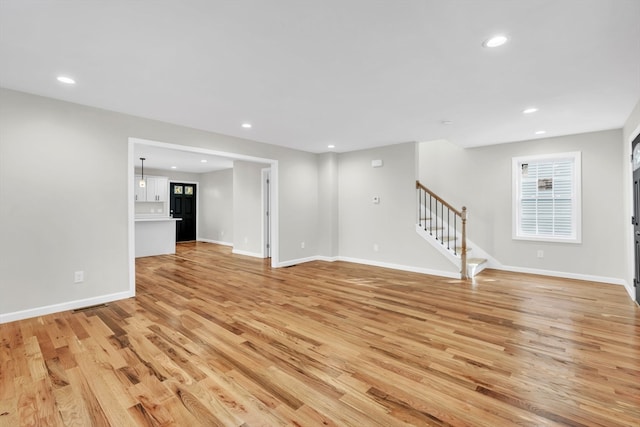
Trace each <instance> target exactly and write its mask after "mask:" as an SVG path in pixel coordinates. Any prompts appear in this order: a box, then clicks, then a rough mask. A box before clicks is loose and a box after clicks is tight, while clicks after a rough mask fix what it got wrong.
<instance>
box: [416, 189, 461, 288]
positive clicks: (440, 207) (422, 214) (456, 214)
mask: <svg viewBox="0 0 640 427" xmlns="http://www.w3.org/2000/svg"><path fill="white" fill-rule="evenodd" d="M416 190H417V191H418V224H420V223H422V224H420V226H421V228H423V229H424V231H428V232H429V234H430V235H431V236H433V235H434V233H435V236H434V237H435V239H436V240H438V241H439V242H440V244H442V245H443V246H445V243H444V241H445V227H446V231H447V235H446V241H447V244H446V248H447V250H450V251H451V250H453V253H454V255H458V239H459V238H458V222H459V223H460V230H461V237H460V260H461V266H460V267H461V268H460V276H461V278H462V279H464V280H466V279H467V278H468V275H467V208H466V207H464V206H463V207H462V210H461V211H459V210H458V209H456V208H454V207H453V206H451V205H450V204H449V203H447V202H446V201H444V200H443V199H442V198H441V197H439V196H438V195H437V194H435V193H434V192H432V191H431V190H429V189H428V188H427V187H425V186H424V185H422V184H421V183H420V181H416ZM427 195H428V197H429V203H428V211H429V218H428V220H427ZM445 208H446V209H447V216H446V218H445V216H444V209H445ZM434 214H435V218H434ZM434 220H435V227H434ZM445 220H446V223H445ZM452 221H453V223H452ZM452 229H453V236H452V235H451V230H452ZM438 236H439V237H438ZM452 241H453V249H452V248H451V243H452Z"/></svg>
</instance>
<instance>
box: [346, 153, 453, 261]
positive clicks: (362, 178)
mask: <svg viewBox="0 0 640 427" xmlns="http://www.w3.org/2000/svg"><path fill="white" fill-rule="evenodd" d="M372 161H381V166H379V167H373V166H372ZM415 167H416V147H415V144H414V143H406V144H398V145H391V146H386V147H380V148H374V149H370V150H361V151H354V152H350V153H343V154H340V155H339V157H338V175H339V177H340V179H339V184H338V187H339V190H338V193H339V195H338V199H339V208H338V209H339V221H338V223H339V224H338V229H339V252H340V256H341V257H346V258H354V259H362V260H368V261H374V262H378V263H386V264H394V265H397V266H405V267H411V268H416V269H429V270H433V271H438V272H448V273H455V272H457V268H456V267H455V266H454V265H453V264H452V263H450V262H449V261H447V259H446V258H444V257H443V256H442V255H441V254H440V253H439V252H437V250H436V249H434V248H433V247H432V246H431V245H430V244H429V243H428V242H426V241H425V240H424V239H422V238H421V237H420V236H419V235H418V234H417V232H416V230H415V227H416V222H417V221H416V217H417V214H416V212H417V203H416V188H415V182H416V168H415ZM374 198H378V200H379V203H375V202H374Z"/></svg>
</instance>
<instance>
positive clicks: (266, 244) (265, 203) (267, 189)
mask: <svg viewBox="0 0 640 427" xmlns="http://www.w3.org/2000/svg"><path fill="white" fill-rule="evenodd" d="M261 176H262V257H263V258H271V168H264V169H262V170H261Z"/></svg>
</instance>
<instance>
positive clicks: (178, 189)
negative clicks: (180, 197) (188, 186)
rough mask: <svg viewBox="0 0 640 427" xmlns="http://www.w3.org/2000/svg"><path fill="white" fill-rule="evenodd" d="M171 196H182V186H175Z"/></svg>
mask: <svg viewBox="0 0 640 427" xmlns="http://www.w3.org/2000/svg"><path fill="white" fill-rule="evenodd" d="M173 194H182V185H176V186H174V187H173Z"/></svg>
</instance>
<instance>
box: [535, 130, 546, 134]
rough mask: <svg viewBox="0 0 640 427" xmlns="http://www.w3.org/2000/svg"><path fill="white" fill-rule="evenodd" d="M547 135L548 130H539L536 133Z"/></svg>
mask: <svg viewBox="0 0 640 427" xmlns="http://www.w3.org/2000/svg"><path fill="white" fill-rule="evenodd" d="M545 133H547V131H546V130H538V131H536V135H544V134H545Z"/></svg>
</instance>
